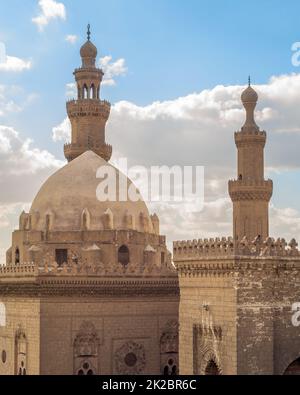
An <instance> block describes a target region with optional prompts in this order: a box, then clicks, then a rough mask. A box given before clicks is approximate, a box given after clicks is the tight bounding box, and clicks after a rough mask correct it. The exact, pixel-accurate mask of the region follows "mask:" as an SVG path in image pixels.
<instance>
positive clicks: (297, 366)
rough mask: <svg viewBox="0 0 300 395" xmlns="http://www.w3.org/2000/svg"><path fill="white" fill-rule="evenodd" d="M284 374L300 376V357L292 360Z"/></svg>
mask: <svg viewBox="0 0 300 395" xmlns="http://www.w3.org/2000/svg"><path fill="white" fill-rule="evenodd" d="M283 375H284V376H300V358H298V359H296V360H295V361H294V362H292V363H291V364H290V365H289V366H288V367H287V369H286V370H285V372H284V374H283Z"/></svg>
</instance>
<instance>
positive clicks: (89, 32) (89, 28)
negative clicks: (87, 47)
mask: <svg viewBox="0 0 300 395" xmlns="http://www.w3.org/2000/svg"><path fill="white" fill-rule="evenodd" d="M87 39H88V41H90V39H91V25H90V24H88V25H87Z"/></svg>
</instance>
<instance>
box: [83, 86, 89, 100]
mask: <svg viewBox="0 0 300 395" xmlns="http://www.w3.org/2000/svg"><path fill="white" fill-rule="evenodd" d="M83 98H84V99H88V98H89V90H88V87H87V86H86V84H84V85H83Z"/></svg>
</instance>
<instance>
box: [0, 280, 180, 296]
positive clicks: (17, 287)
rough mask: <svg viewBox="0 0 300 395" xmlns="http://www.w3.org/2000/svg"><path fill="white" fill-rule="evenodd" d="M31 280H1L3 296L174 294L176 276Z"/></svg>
mask: <svg viewBox="0 0 300 395" xmlns="http://www.w3.org/2000/svg"><path fill="white" fill-rule="evenodd" d="M31 280H32V281H27V282H26V281H16V280H13V279H11V281H9V279H5V280H3V279H2V280H1V282H0V295H1V296H2V297H3V296H26V297H40V296H70V297H72V296H80V297H82V296H86V297H88V296H95V297H97V296H116V297H119V296H137V297H138V296H155V297H156V296H158V297H159V296H178V295H179V287H178V279H177V278H175V279H147V280H145V279H139V280H137V279H129V278H127V279H116V278H114V279H100V278H98V279H93V280H91V279H86V278H67V277H66V278H59V279H58V278H55V277H51V276H50V277H48V278H40V277H37V278H32V279H31Z"/></svg>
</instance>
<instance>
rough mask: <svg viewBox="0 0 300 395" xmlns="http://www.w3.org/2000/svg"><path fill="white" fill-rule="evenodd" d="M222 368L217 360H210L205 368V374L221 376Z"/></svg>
mask: <svg viewBox="0 0 300 395" xmlns="http://www.w3.org/2000/svg"><path fill="white" fill-rule="evenodd" d="M219 375H220V370H219V368H218V365H217V364H216V363H215V361H213V360H210V361H209V362H208V364H207V366H206V369H205V376H219Z"/></svg>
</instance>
